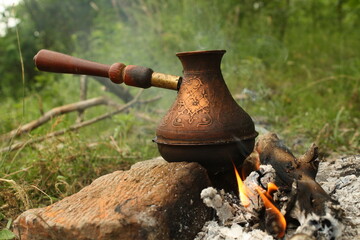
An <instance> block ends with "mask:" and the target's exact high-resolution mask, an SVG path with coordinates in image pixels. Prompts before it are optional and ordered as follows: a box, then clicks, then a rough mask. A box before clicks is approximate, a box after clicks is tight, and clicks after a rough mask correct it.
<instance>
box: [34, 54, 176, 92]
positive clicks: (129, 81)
mask: <svg viewBox="0 0 360 240" xmlns="http://www.w3.org/2000/svg"><path fill="white" fill-rule="evenodd" d="M34 61H35V65H36V67H37V68H38V69H39V70H40V71H45V72H54V73H72V74H82V75H90V76H98V77H106V78H110V80H111V81H113V82H114V83H117V84H121V83H123V82H124V83H125V84H126V85H129V86H134V87H141V88H149V87H151V86H155V87H161V88H167V89H173V90H178V89H179V87H180V84H181V77H179V76H173V75H167V74H162V73H155V72H154V71H153V70H152V69H150V68H147V67H142V66H136V65H128V66H126V65H125V64H123V63H114V64H112V65H111V66H109V65H105V64H101V63H96V62H91V61H88V60H84V59H81V58H76V57H72V56H69V55H66V54H63V53H59V52H54V51H50V50H46V49H42V50H40V51H39V52H38V53H37V54H36V55H35V57H34Z"/></svg>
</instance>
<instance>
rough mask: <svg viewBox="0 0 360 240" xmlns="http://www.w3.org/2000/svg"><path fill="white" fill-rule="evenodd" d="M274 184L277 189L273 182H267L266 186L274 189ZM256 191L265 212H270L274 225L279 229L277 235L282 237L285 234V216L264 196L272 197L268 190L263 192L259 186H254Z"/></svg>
mask: <svg viewBox="0 0 360 240" xmlns="http://www.w3.org/2000/svg"><path fill="white" fill-rule="evenodd" d="M274 186H275V188H276V189H277V186H276V185H275V184H273V183H269V184H268V188H271V189H275V188H273V187H274ZM256 191H257V192H258V193H259V195H260V197H261V199H262V200H263V202H264V205H265V208H266V212H269V214H272V217H273V218H274V221H275V226H276V227H278V228H279V230H277V231H276V232H277V233H278V234H277V237H278V238H282V237H283V236H284V235H285V229H286V220H285V217H284V216H283V215H282V214H281V212H280V211H279V209H277V208H276V207H275V206H274V204H273V203H272V202H271V201H270V200H269V198H268V197H266V195H269V196H270V199H272V197H271V195H270V194H269V191H268V192H267V193H264V192H263V191H264V190H263V189H262V188H261V187H259V186H258V187H257V188H256ZM272 191H273V190H272ZM274 230H276V229H274Z"/></svg>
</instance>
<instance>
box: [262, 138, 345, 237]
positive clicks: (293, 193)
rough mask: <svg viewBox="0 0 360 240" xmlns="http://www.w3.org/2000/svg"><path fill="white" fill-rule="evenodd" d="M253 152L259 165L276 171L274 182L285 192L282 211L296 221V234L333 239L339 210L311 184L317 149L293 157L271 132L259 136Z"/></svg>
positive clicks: (313, 176)
mask: <svg viewBox="0 0 360 240" xmlns="http://www.w3.org/2000/svg"><path fill="white" fill-rule="evenodd" d="M255 151H256V152H257V153H258V154H259V161H260V163H261V164H264V165H266V164H270V165H271V166H272V167H273V168H274V169H275V172H276V179H275V183H276V185H278V186H279V187H280V188H281V189H282V191H285V192H289V201H288V202H287V203H286V205H285V206H283V208H285V210H286V211H285V212H286V215H285V217H286V218H287V219H290V218H294V219H296V220H297V221H299V224H300V227H299V228H298V229H297V232H300V233H305V234H308V235H309V236H314V237H317V238H318V239H335V237H337V236H339V234H340V232H341V228H342V227H341V224H340V219H341V215H342V211H341V210H340V207H339V203H338V202H337V201H335V200H333V199H332V198H331V197H330V196H329V195H328V194H327V193H326V192H325V191H324V189H323V188H322V187H321V186H320V185H319V183H317V182H316V181H315V177H316V174H317V171H318V166H319V161H318V148H317V146H316V145H315V144H312V145H311V146H310V148H309V150H308V151H307V152H306V153H305V154H304V155H303V156H301V157H299V158H296V157H295V156H294V155H293V154H292V153H291V151H290V150H289V149H288V148H287V147H286V146H285V145H284V144H283V143H282V141H281V140H280V139H279V138H278V136H277V135H276V134H274V133H268V134H265V135H262V136H260V137H259V139H258V141H257V143H256V145H255Z"/></svg>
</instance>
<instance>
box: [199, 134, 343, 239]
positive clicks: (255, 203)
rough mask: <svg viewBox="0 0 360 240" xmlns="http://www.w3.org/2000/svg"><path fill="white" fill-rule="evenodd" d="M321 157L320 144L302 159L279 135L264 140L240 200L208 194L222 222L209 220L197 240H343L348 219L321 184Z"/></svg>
mask: <svg viewBox="0 0 360 240" xmlns="http://www.w3.org/2000/svg"><path fill="white" fill-rule="evenodd" d="M317 157H318V149H317V147H316V145H315V144H312V145H311V147H310V148H309V150H308V151H307V152H306V153H305V154H304V155H303V156H301V157H298V158H296V157H295V156H294V155H293V154H292V153H291V151H290V150H289V149H288V148H287V147H286V146H285V145H284V144H283V143H282V142H281V141H280V139H279V138H278V137H277V135H276V134H272V133H269V134H265V135H262V136H260V137H259V139H258V141H257V143H256V145H255V149H254V152H253V153H252V154H251V155H250V156H249V157H248V158H247V159H246V160H245V161H244V164H243V166H242V169H241V170H242V171H241V175H242V179H241V178H240V177H238V179H240V180H238V181H239V183H238V185H239V192H240V193H239V198H240V199H239V200H237V201H236V200H234V199H233V198H232V197H231V196H230V195H231V194H230V193H224V192H223V191H222V190H221V191H217V190H216V189H211V188H210V189H209V188H208V189H204V190H203V192H202V194H201V197H202V199H203V201H204V203H205V204H206V205H207V206H209V207H212V208H214V209H215V210H216V212H217V216H218V218H219V220H218V221H216V222H215V223H214V221H211V222H208V223H207V224H206V225H205V226H204V228H203V230H202V232H200V233H199V234H198V236H197V238H196V239H197V240H207V239H214V238H216V239H228V238H229V239H237V240H241V239H283V238H286V239H291V240H312V239H320V240H335V239H338V237H339V236H340V234H341V231H342V229H343V227H342V226H343V224H344V223H345V222H346V220H344V219H345V218H343V217H344V215H343V210H342V209H341V208H340V205H339V203H338V202H337V201H335V200H334V199H332V198H331V196H330V195H328V193H326V192H325V190H324V189H323V188H322V187H321V186H320V184H319V183H318V182H316V181H315V177H316V175H317V171H318V167H319V161H318V159H317ZM235 173H236V175H237V176H239V174H238V173H237V170H236V168H235ZM274 183H275V184H274ZM235 199H237V198H236V197H235ZM224 216H225V218H224ZM265 231H266V232H267V233H265ZM234 236H235V237H234ZM339 239H341V238H339Z"/></svg>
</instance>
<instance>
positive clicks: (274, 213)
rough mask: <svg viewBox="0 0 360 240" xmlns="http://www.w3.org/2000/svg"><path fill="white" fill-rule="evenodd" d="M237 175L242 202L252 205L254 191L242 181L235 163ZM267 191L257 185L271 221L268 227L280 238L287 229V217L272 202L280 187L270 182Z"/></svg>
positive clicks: (245, 204)
mask: <svg viewBox="0 0 360 240" xmlns="http://www.w3.org/2000/svg"><path fill="white" fill-rule="evenodd" d="M233 166H234V171H235V176H236V180H237V184H238V189H239V198H240V201H241V204H242V205H243V206H244V207H249V206H250V198H249V196H250V197H252V196H253V193H252V192H251V191H250V190H249V189H248V188H247V186H246V185H245V184H244V182H243V181H242V179H241V177H240V175H239V172H238V171H237V169H236V166H235V164H234V163H233ZM267 189H268V190H267V191H265V190H264V189H262V188H261V187H260V186H257V187H256V189H255V190H256V191H257V193H258V194H259V196H260V197H261V199H262V201H263V202H264V206H265V209H266V217H267V219H268V221H269V223H270V226H269V227H270V228H269V229H268V230H269V231H271V232H272V233H274V235H277V237H278V238H282V237H284V235H285V230H286V220H285V217H284V216H283V215H282V214H281V212H280V211H279V209H278V208H276V207H275V205H274V204H273V203H272V195H273V193H274V192H275V191H277V190H278V187H277V186H276V185H275V184H274V183H268V186H267Z"/></svg>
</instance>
